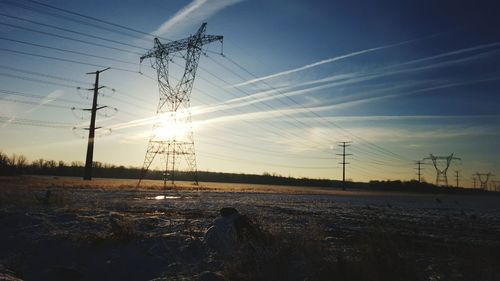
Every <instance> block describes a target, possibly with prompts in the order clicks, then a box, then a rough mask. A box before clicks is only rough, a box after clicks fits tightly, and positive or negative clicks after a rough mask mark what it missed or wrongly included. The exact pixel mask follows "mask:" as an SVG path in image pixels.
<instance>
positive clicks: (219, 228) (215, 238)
mask: <svg viewBox="0 0 500 281" xmlns="http://www.w3.org/2000/svg"><path fill="white" fill-rule="evenodd" d="M265 242H266V236H265V234H264V233H263V232H262V231H261V230H260V229H259V227H258V226H257V225H255V224H254V223H253V222H252V221H251V220H250V219H249V218H248V217H247V216H245V215H241V214H240V213H239V212H238V211H237V210H236V209H234V208H231V207H226V208H222V209H221V210H220V217H217V218H216V219H215V220H214V221H213V223H212V226H211V227H210V228H209V229H208V230H207V232H206V233H205V243H206V245H207V246H208V247H209V248H211V249H213V250H215V251H216V252H217V253H219V254H221V255H223V256H229V255H231V254H233V253H234V252H235V251H236V250H237V249H241V248H251V249H253V250H256V249H257V248H260V247H263V246H264V245H265Z"/></svg>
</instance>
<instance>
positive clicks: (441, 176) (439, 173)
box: [424, 153, 461, 186]
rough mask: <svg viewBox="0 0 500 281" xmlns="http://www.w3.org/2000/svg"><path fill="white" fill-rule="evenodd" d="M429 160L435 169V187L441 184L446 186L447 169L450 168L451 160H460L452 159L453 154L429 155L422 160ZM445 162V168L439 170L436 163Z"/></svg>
mask: <svg viewBox="0 0 500 281" xmlns="http://www.w3.org/2000/svg"><path fill="white" fill-rule="evenodd" d="M426 159H430V160H432V164H434V168H436V185H439V184H440V183H443V184H444V185H445V186H448V175H447V172H448V169H449V168H450V164H451V161H453V160H461V159H460V158H457V157H453V153H452V154H450V155H449V156H434V155H432V154H430V157H427V158H424V160H426ZM439 160H445V164H446V167H445V168H444V169H440V168H439V167H438V161H439Z"/></svg>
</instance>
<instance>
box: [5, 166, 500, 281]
mask: <svg viewBox="0 0 500 281" xmlns="http://www.w3.org/2000/svg"><path fill="white" fill-rule="evenodd" d="M136 184H137V182H136V181H133V180H110V179H96V180H93V181H91V182H85V181H82V180H80V179H72V178H52V177H34V176H31V177H30V176H24V177H3V178H0V226H1V230H0V280H1V279H2V278H1V277H2V276H11V277H17V278H20V279H22V280H224V279H220V278H225V280H306V279H307V280H500V266H498V261H499V260H500V240H499V237H500V196H495V195H474V196H473V195H457V194H454V195H445V194H441V195H436V194H433V195H429V194H427V195H421V194H404V193H384V192H366V191H353V190H347V191H342V190H337V189H327V188H311V187H284V186H265V185H248V184H225V183H202V184H200V186H195V185H192V184H190V183H183V184H180V185H178V186H176V187H175V188H170V189H168V190H166V191H164V190H163V189H162V184H163V183H162V182H159V181H145V182H144V183H143V184H142V185H141V189H137V188H136ZM223 207H234V208H236V209H237V210H238V211H239V212H240V213H242V214H245V215H246V216H248V218H250V219H251V220H252V221H253V222H254V223H256V224H257V225H258V226H259V227H260V228H261V229H262V230H263V231H264V232H265V233H266V235H267V237H269V241H271V242H269V243H267V244H266V246H265V247H267V248H268V249H267V250H265V251H263V252H262V253H266V254H261V253H259V252H255V251H254V252H251V253H249V252H238V253H236V254H234V255H233V256H231V257H227V256H226V257H225V256H220V255H218V254H217V253H215V252H214V251H213V250H211V249H209V248H208V247H207V245H206V244H205V243H204V234H205V232H206V230H207V229H208V228H209V227H210V225H211V223H212V221H213V220H214V219H215V218H216V217H217V215H218V212H219V210H220V209H221V208H223ZM2 274H3V275H2ZM211 274H212V275H211ZM222 276H224V277H222ZM210 278H212V279H210ZM217 278H219V279H217ZM12 280H14V279H12Z"/></svg>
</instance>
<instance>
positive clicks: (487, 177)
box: [476, 172, 493, 190]
mask: <svg viewBox="0 0 500 281" xmlns="http://www.w3.org/2000/svg"><path fill="white" fill-rule="evenodd" d="M491 176H493V174H492V173H479V172H476V177H477V179H478V180H479V184H480V187H479V188H481V189H484V190H488V181H489V180H490V177H491ZM483 177H484V178H483Z"/></svg>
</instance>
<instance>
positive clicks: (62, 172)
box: [0, 151, 483, 193]
mask: <svg viewBox="0 0 500 281" xmlns="http://www.w3.org/2000/svg"><path fill="white" fill-rule="evenodd" d="M84 166H85V165H84V163H83V162H82V161H72V162H70V163H67V162H64V161H54V160H46V159H42V158H40V159H37V160H33V161H31V162H30V161H28V159H27V158H26V157H25V156H24V155H20V154H12V155H11V156H8V155H7V154H5V153H3V152H2V151H0V176H9V175H10V176H11V175H23V174H28V175H50V176H71V177H82V176H83V173H84V168H85V167H84ZM92 174H93V176H94V177H99V178H118V179H138V178H139V177H140V174H141V168H138V167H133V166H128V167H125V166H123V165H120V166H117V165H113V164H108V163H102V162H97V161H96V162H93V173H92ZM169 176H170V175H167V177H169ZM145 178H146V179H153V180H163V178H164V173H163V171H157V170H151V171H149V172H148V173H147V175H146V177H145ZM197 179H198V180H199V181H201V182H226V183H249V184H272V185H291V186H317V187H341V186H342V181H338V180H330V179H311V178H294V177H290V176H288V177H285V176H281V175H279V174H274V173H273V174H271V173H268V172H264V173H263V174H262V175H256V174H243V173H222V172H208V171H198V172H197ZM175 180H180V181H192V180H194V177H193V174H192V173H189V172H184V171H175ZM345 187H346V188H348V189H367V190H383V191H406V192H417V193H443V192H445V193H449V192H453V193H455V192H467V193H481V192H483V191H481V190H477V189H474V190H473V189H463V188H458V189H457V188H452V187H442V186H436V185H434V184H431V183H426V182H418V181H416V180H411V181H400V180H393V181H389V180H388V181H376V180H372V181H370V182H368V183H365V182H352V181H349V182H346V183H345Z"/></svg>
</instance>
